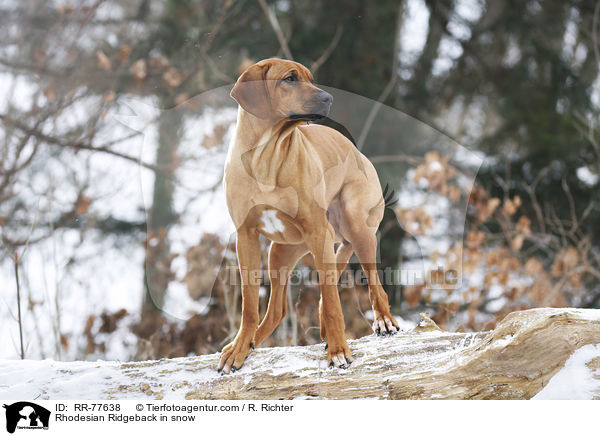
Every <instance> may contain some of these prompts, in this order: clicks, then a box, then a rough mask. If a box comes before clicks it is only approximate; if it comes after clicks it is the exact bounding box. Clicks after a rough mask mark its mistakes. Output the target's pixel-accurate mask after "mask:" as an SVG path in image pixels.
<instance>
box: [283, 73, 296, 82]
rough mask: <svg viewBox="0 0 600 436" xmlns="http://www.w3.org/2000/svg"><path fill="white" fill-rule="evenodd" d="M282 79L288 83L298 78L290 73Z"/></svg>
mask: <svg viewBox="0 0 600 436" xmlns="http://www.w3.org/2000/svg"><path fill="white" fill-rule="evenodd" d="M283 81H284V82H288V83H291V82H297V81H298V78H297V77H296V76H294V75H292V76H287V77H286V78H285V79H283Z"/></svg>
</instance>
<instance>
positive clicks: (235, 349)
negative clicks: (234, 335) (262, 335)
mask: <svg viewBox="0 0 600 436" xmlns="http://www.w3.org/2000/svg"><path fill="white" fill-rule="evenodd" d="M252 349H254V343H252V342H251V343H250V344H249V345H246V344H242V343H241V342H238V341H233V342H232V343H231V344H229V345H226V346H225V348H223V351H221V359H220V360H219V366H218V367H217V371H219V372H220V373H221V374H229V373H230V372H236V371H237V370H238V369H240V368H241V367H242V365H243V364H244V360H246V357H248V354H250V350H252Z"/></svg>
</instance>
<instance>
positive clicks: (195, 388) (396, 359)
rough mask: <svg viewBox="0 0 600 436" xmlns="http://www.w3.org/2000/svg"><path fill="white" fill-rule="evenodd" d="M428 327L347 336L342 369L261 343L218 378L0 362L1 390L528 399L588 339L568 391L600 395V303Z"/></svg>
mask: <svg viewBox="0 0 600 436" xmlns="http://www.w3.org/2000/svg"><path fill="white" fill-rule="evenodd" d="M425 327H426V328H420V329H419V328H417V329H415V330H413V331H408V332H401V333H398V334H396V335H395V336H392V337H387V338H378V337H375V336H368V337H364V338H361V339H357V340H352V341H349V345H350V349H351V350H352V353H353V354H354V357H355V361H354V363H353V364H352V365H351V366H350V368H348V369H333V368H328V367H327V365H326V360H325V358H326V351H325V347H324V345H323V344H318V345H312V346H305V347H278V348H259V349H257V350H255V351H253V352H252V353H251V354H250V356H249V358H248V360H247V361H246V363H245V364H244V366H243V368H242V369H241V370H239V371H238V372H236V373H233V374H229V375H224V376H221V375H219V374H218V373H217V372H216V367H217V363H218V359H219V356H218V354H211V355H205V356H197V357H186V358H177V359H162V360H158V361H144V362H128V363H118V362H52V361H50V363H48V362H49V361H25V362H22V361H19V362H15V363H11V362H9V361H2V362H0V374H2V373H4V374H6V377H7V378H8V379H10V380H12V381H14V384H13V386H11V387H10V388H9V389H8V390H6V391H4V392H2V389H1V388H0V397H3V398H15V397H19V398H20V399H25V397H24V396H23V390H25V392H27V393H28V395H30V396H31V397H32V398H33V397H35V396H37V397H38V398H41V399H54V400H56V399H139V398H148V399H183V398H186V399H255V400H265V399H271V400H272V399H300V398H302V399H306V398H315V399H319V398H321V399H325V398H327V399H357V398H378V399H530V398H532V397H534V396H535V395H536V394H538V393H539V392H540V391H542V389H543V388H544V387H546V386H547V385H548V383H549V381H550V380H551V379H552V377H553V376H554V375H555V374H557V373H558V372H559V371H560V370H561V369H562V368H563V367H565V362H567V360H568V359H569V358H570V357H571V356H574V353H575V352H576V350H579V349H582V350H583V348H582V347H586V346H587V348H586V349H585V350H586V353H584V354H585V356H584V357H585V358H584V359H583V360H582V359H581V358H579V359H576V360H577V362H579V363H580V364H581V365H584V369H585V370H586V371H589V374H587V375H586V376H589V377H588V379H586V380H587V382H586V383H584V386H579V387H573V386H571V387H570V388H572V389H575V393H574V395H575V397H581V398H595V399H600V310H596V309H532V310H526V311H520V312H514V313H511V314H509V315H508V316H507V317H506V318H505V319H504V320H502V321H501V322H500V323H499V324H498V326H497V327H496V329H495V330H493V331H491V332H481V333H449V332H443V331H439V330H437V329H436V328H435V327H432V326H431V325H430V324H426V326H425ZM581 356H582V355H581V354H580V357H581ZM572 360H573V359H569V361H568V365H567V366H569V365H571V363H572V364H576V363H577V362H575V361H573V362H572ZM48 367H49V368H48ZM42 369H43V370H42ZM32 374H33V376H32ZM37 374H40V375H39V376H37ZM565 377H568V375H565V376H564V377H563V378H565ZM36 378H39V380H37V379H36ZM19 380H22V385H21V386H19ZM557 380H558V378H557ZM567 381H568V380H567ZM557 383H558V382H557ZM557 383H554V384H551V386H553V385H556V384H557ZM83 384H85V386H84V385H83ZM25 385H26V386H25ZM28 387H29V388H28ZM559 388H560V387H559ZM27 389H29V391H27ZM36 389H37V390H38V391H36ZM584 391H585V392H584ZM552 392H561V391H560V389H558V390H556V386H554V387H553V390H552ZM17 394H18V395H17ZM541 397H542V398H543V397H544V395H541ZM546 397H548V395H546ZM550 397H552V395H550Z"/></svg>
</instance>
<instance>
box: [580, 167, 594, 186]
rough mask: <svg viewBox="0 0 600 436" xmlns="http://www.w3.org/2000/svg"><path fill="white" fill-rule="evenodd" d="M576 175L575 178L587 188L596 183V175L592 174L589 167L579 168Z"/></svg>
mask: <svg viewBox="0 0 600 436" xmlns="http://www.w3.org/2000/svg"><path fill="white" fill-rule="evenodd" d="M576 173H577V178H578V179H579V180H581V181H582V182H583V183H585V184H586V185H588V186H594V185H595V184H596V183H598V178H599V177H598V174H594V173H592V172H591V171H590V169H589V167H579V168H577V172H576Z"/></svg>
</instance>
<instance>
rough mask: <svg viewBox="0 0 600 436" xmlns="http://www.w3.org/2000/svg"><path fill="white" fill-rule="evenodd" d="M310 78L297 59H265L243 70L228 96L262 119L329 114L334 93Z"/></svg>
mask: <svg viewBox="0 0 600 436" xmlns="http://www.w3.org/2000/svg"><path fill="white" fill-rule="evenodd" d="M312 80H313V77H312V74H311V73H310V70H309V69H308V68H306V67H305V66H304V65H301V64H299V63H298V62H292V61H288V60H284V59H265V60H263V61H260V62H258V63H256V64H254V65H252V66H251V67H249V68H248V69H247V70H246V71H244V72H243V73H242V75H241V76H240V77H239V79H238V80H237V82H236V84H235V86H234V87H233V89H232V90H231V96H232V97H233V98H234V99H235V101H237V102H238V104H239V105H240V106H241V107H242V108H244V110H245V111H246V112H249V113H251V114H252V115H254V116H255V117H258V118H261V119H263V120H273V121H278V120H281V119H284V118H290V119H303V120H315V119H320V118H323V117H326V116H327V115H328V114H329V108H330V107H331V102H332V101H333V97H332V96H331V95H330V94H329V93H327V92H325V91H323V90H322V89H319V88H317V87H316V86H315V85H313V83H312Z"/></svg>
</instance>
